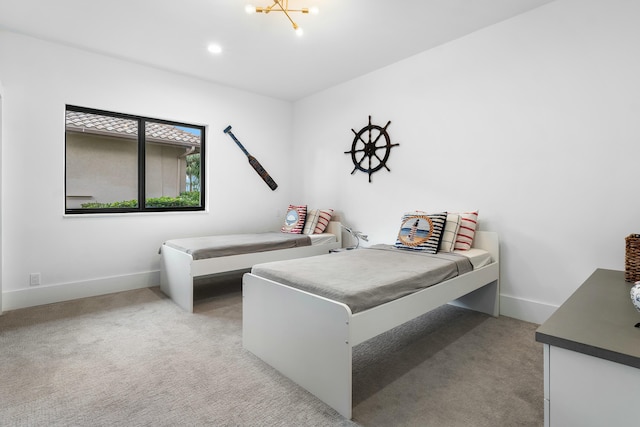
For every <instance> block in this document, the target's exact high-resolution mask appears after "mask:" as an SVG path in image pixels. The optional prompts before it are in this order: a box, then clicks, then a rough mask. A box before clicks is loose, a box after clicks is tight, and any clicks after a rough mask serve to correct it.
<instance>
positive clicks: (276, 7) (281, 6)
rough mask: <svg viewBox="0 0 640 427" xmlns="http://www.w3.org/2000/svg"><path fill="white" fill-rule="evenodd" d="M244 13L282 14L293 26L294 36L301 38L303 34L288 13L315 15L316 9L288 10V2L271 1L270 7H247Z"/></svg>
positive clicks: (285, 0) (282, 0) (281, 0)
mask: <svg viewBox="0 0 640 427" xmlns="http://www.w3.org/2000/svg"><path fill="white" fill-rule="evenodd" d="M245 11H246V12H247V13H265V14H266V13H271V12H283V13H284V14H285V16H286V17H287V19H288V20H289V22H291V25H292V26H293V29H294V30H295V32H296V34H297V35H299V36H301V35H302V34H303V31H302V27H300V26H299V25H298V24H296V23H295V21H294V20H293V19H292V18H291V15H289V13H290V12H299V13H312V14H317V13H318V8H317V7H311V8H307V7H303V8H302V9H289V0H273V4H272V5H270V6H267V7H259V6H251V5H248V6H246V7H245Z"/></svg>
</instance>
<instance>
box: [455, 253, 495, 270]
mask: <svg viewBox="0 0 640 427" xmlns="http://www.w3.org/2000/svg"><path fill="white" fill-rule="evenodd" d="M453 253H455V254H458V255H462V256H464V257H467V258H469V261H470V262H471V264H472V265H473V269H474V270H475V269H476V268H481V267H484V266H486V265H489V264H491V263H492V262H493V258H491V254H490V253H489V252H487V251H485V250H484V249H478V248H471V249H469V250H466V251H461V250H456V251H453Z"/></svg>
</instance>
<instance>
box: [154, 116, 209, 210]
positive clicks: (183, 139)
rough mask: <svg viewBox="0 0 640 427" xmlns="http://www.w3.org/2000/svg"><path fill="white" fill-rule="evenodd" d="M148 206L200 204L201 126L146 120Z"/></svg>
mask: <svg viewBox="0 0 640 427" xmlns="http://www.w3.org/2000/svg"><path fill="white" fill-rule="evenodd" d="M145 130H146V132H145V135H146V138H145V163H146V166H145V170H146V178H145V193H146V199H145V206H146V207H148V208H165V207H181V206H182V207H184V206H200V204H201V201H200V172H201V167H200V158H201V156H200V148H201V145H202V130H201V129H198V128H193V127H188V126H172V125H168V124H165V123H158V122H153V121H147V122H146V124H145Z"/></svg>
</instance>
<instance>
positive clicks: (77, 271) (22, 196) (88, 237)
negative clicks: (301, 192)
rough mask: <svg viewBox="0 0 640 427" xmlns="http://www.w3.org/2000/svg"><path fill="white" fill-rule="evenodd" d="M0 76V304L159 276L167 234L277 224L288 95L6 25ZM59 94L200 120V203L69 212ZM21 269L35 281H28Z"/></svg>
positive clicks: (286, 189)
mask: <svg viewBox="0 0 640 427" xmlns="http://www.w3.org/2000/svg"><path fill="white" fill-rule="evenodd" d="M215 60H223V59H221V58H212V61H215ZM0 80H1V81H2V83H3V85H4V92H3V97H2V101H3V114H4V117H3V121H4V123H3V129H2V132H3V140H2V142H3V157H2V187H3V192H2V211H3V212H2V224H3V231H4V233H3V236H2V237H3V240H2V242H3V247H4V270H3V272H2V279H3V291H4V309H5V310H8V309H14V308H19V307H24V306H28V305H35V304H39V303H47V302H53V301H57V300H64V299H69V298H75V297H80V296H86V295H93V294H100V293H107V292H110V291H114V290H119V289H128V288H134V287H140V286H148V285H153V284H156V285H157V284H159V279H158V278H159V274H158V270H159V256H158V248H159V246H160V244H161V242H162V241H164V240H166V239H169V238H176V237H186V236H193V235H201V234H203V233H221V232H237V231H242V230H248V231H256V230H264V229H266V228H269V229H277V227H278V226H279V225H280V223H281V220H282V217H283V215H284V210H285V208H286V204H287V203H289V202H290V200H289V195H290V194H291V187H290V185H289V182H290V181H291V179H290V178H291V173H290V168H289V162H288V161H287V160H288V159H287V157H286V156H283V153H288V152H290V141H291V117H292V105H291V103H289V102H284V101H280V100H274V99H270V98H266V97H262V96H257V95H253V94H249V93H246V92H242V91H238V90H234V89H230V88H226V87H223V86H219V85H214V84H209V83H204V82H202V81H199V80H196V79H192V78H189V77H184V76H179V75H175V74H171V73H167V72H164V71H159V70H155V69H151V68H148V67H145V66H141V65H136V64H132V63H128V62H124V61H121V60H119V59H113V58H109V57H105V56H101V55H96V54H92V53H88V52H84V51H81V50H76V49H73V48H70V47H65V46H61V45H57V44H53V43H48V42H44V41H40V40H37V39H33V38H29V37H25V36H22V35H17V34H13V33H9V32H0ZM65 104H73V105H79V106H85V107H91V108H98V109H104V110H109V111H117V112H123V113H129V114H136V115H142V116H147V117H152V118H159V119H169V120H175V121H182V122H187V123H193V124H201V125H206V126H207V132H208V133H207V144H208V145H207V159H206V161H207V182H206V185H207V188H206V189H207V203H208V210H207V212H201V213H184V214H176V213H169V214H129V215H121V216H89V215H83V216H75V217H68V216H67V217H65V216H64V111H65ZM227 125H232V126H233V131H234V133H235V134H236V136H237V137H238V138H239V139H240V141H242V142H243V143H244V144H245V146H246V147H247V148H248V149H249V150H250V151H251V152H252V154H254V155H255V156H256V157H257V158H258V159H259V160H260V162H261V163H262V165H263V166H264V167H265V168H266V169H267V170H268V171H269V172H270V173H271V175H272V176H273V177H274V179H275V180H276V182H278V184H279V185H280V186H279V188H278V189H277V190H276V191H275V192H272V191H271V190H270V189H269V187H267V186H266V185H265V184H264V182H263V181H262V180H261V179H260V177H259V176H258V175H257V174H256V173H255V172H254V171H253V169H252V168H251V167H250V166H249V164H248V163H247V160H246V157H245V156H244V154H243V153H242V152H241V151H240V149H238V148H237V147H236V145H235V144H234V143H233V141H232V140H231V139H230V138H229V137H228V136H227V135H225V134H224V133H223V132H222V131H223V129H224V128H225V127H226V126H227ZM29 273H40V274H41V278H42V285H40V286H35V287H30V286H29Z"/></svg>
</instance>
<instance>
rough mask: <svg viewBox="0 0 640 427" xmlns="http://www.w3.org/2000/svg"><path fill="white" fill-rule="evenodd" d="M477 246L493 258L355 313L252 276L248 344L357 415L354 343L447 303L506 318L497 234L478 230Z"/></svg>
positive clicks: (246, 294) (246, 297)
mask: <svg viewBox="0 0 640 427" xmlns="http://www.w3.org/2000/svg"><path fill="white" fill-rule="evenodd" d="M473 246H474V247H477V248H482V249H485V250H487V251H489V252H490V253H491V255H492V257H493V260H494V262H493V263H491V264H489V265H487V266H485V267H481V268H478V269H475V270H474V271H472V272H470V273H467V274H464V275H462V276H458V277H455V278H453V279H450V280H447V281H445V282H442V283H439V284H437V285H434V286H431V287H429V288H426V289H423V290H421V291H418V292H416V293H414V294H412V295H408V296H405V297H403V298H400V299H397V300H394V301H391V302H388V303H386V304H383V305H380V306H377V307H374V308H371V309H368V310H365V311H362V312H359V313H356V314H352V313H351V310H350V309H349V307H348V306H347V305H345V304H343V303H340V302H336V301H333V300H330V299H327V298H324V297H321V296H317V295H314V294H311V293H309V292H305V291H301V290H298V289H295V288H292V287H290V286H286V285H283V284H280V283H276V282H274V281H272V280H268V279H264V278H262V277H258V276H255V275H253V274H251V273H246V274H245V275H244V276H243V303H242V304H243V305H242V313H243V316H242V340H243V345H244V347H245V348H246V349H247V350H249V351H250V352H252V353H253V354H255V355H256V356H258V357H259V358H261V359H262V360H264V361H265V362H267V363H268V364H269V365H271V366H273V367H274V368H276V369H277V370H278V371H280V372H281V373H282V374H284V375H285V376H286V377H288V378H290V379H291V380H293V381H294V382H296V383H298V384H299V385H300V386H302V387H304V388H305V389H307V390H308V391H309V392H311V393H312V394H314V395H315V396H317V397H318V398H319V399H321V400H322V401H324V402H325V403H327V404H328V405H329V406H331V407H333V408H334V409H335V410H336V411H338V412H339V413H340V414H342V415H343V416H345V417H346V418H349V419H350V418H351V405H352V400H351V375H352V371H351V363H352V348H353V347H354V346H355V345H358V344H360V343H362V342H364V341H366V340H368V339H370V338H373V337H375V336H377V335H379V334H381V333H383V332H386V331H388V330H390V329H392V328H394V327H396V326H399V325H401V324H403V323H405V322H407V321H409V320H411V319H414V318H416V317H418V316H420V315H422V314H424V313H427V312H429V311H431V310H433V309H435V308H437V307H439V306H441V305H443V304H446V303H452V304H455V305H458V306H461V307H466V308H470V309H473V310H477V311H481V312H484V313H488V314H490V315H492V316H498V315H499V296H500V284H499V259H500V257H499V256H500V254H499V244H498V235H497V233H493V232H483V231H478V232H477V233H476V237H475V239H474V245H473Z"/></svg>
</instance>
